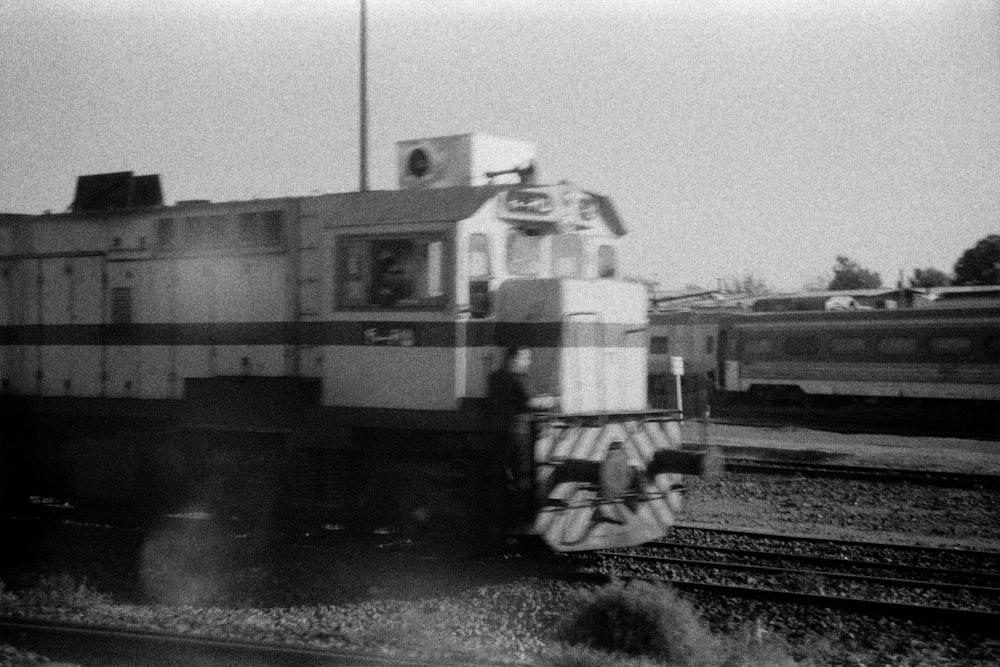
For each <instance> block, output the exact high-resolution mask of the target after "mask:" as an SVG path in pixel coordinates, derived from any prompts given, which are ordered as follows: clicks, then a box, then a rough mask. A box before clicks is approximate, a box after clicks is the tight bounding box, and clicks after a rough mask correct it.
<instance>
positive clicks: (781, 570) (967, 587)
mask: <svg viewBox="0 0 1000 667" xmlns="http://www.w3.org/2000/svg"><path fill="white" fill-rule="evenodd" d="M598 553H600V555H602V556H605V557H611V558H618V559H622V560H635V561H639V562H648V563H664V564H671V565H689V566H695V567H700V568H704V569H716V570H732V571H735V572H759V573H761V574H782V575H792V576H806V577H824V578H827V579H843V580H847V581H860V582H864V583H868V584H875V585H885V586H909V587H912V588H938V589H941V590H963V591H969V592H972V593H979V594H982V595H996V596H998V597H1000V588H997V587H993V586H978V585H974V584H956V583H952V582H941V581H926V580H923V579H899V578H895V577H874V576H871V575H866V574H852V573H848V572H830V571H825V570H797V569H794V568H787V567H774V566H770V565H750V564H746V563H722V562H719V561H711V560H698V559H689V558H674V557H671V556H646V555H641V554H623V553H615V552H612V551H601V552H598ZM844 563H845V564H849V563H850V561H844ZM883 565H885V566H891V565H890V564H888V563H885V564H883Z"/></svg>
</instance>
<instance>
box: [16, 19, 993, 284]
mask: <svg viewBox="0 0 1000 667" xmlns="http://www.w3.org/2000/svg"><path fill="white" fill-rule="evenodd" d="M358 7H359V0H323V1H320V0H296V1H285V0H199V1H196V0H158V2H156V3H137V2H134V1H131V0H101V1H94V0H61V1H55V0H0V158H2V161H0V211H3V212H10V213H40V212H42V211H44V210H46V209H50V210H52V211H62V210H65V209H66V207H67V206H68V205H69V203H70V202H71V200H72V197H73V191H74V188H75V183H76V177H77V176H78V175H81V174H90V173H103V172H112V171H134V172H136V173H137V174H149V173H157V174H160V175H161V182H162V183H163V188H164V193H165V197H166V199H167V201H168V202H172V201H176V200H181V199H212V200H216V201H226V200H234V199H250V198H255V197H256V198H263V197H276V196H289V195H306V194H311V193H320V192H347V191H352V190H357V189H358V187H359V176H358V127H359V114H358V72H359V65H358V33H359V28H358V16H359V12H358ZM367 15H368V90H369V129H368V136H369V149H368V151H369V168H370V172H369V174H370V175H369V184H370V187H371V188H372V189H393V188H395V187H396V174H395V168H396V165H395V142H397V141H401V140H406V139H416V138H421V137H433V136H441V135H449V134H464V133H470V132H480V133H485V134H492V135H498V136H505V137H511V138H515V139H520V140H525V141H531V142H534V143H535V144H536V145H537V147H538V164H539V168H540V175H541V180H542V181H544V182H558V181H562V180H567V181H570V182H572V183H574V184H576V185H578V186H580V187H582V188H584V189H587V190H591V191H595V192H599V193H601V194H605V195H609V196H610V197H612V199H613V200H614V202H615V204H616V206H617V208H618V211H619V213H620V214H621V216H622V218H623V219H624V221H625V224H626V226H627V227H628V229H629V230H630V233H629V235H628V236H627V237H626V239H625V242H624V248H623V259H622V263H623V265H624V270H625V272H626V273H627V274H629V275H632V276H636V277H643V278H647V279H651V280H655V281H657V282H658V283H659V284H660V286H661V288H663V289H681V288H684V287H686V286H691V285H699V286H702V287H706V288H712V287H715V286H716V285H717V284H718V280H719V279H731V278H734V277H744V276H747V275H753V276H754V277H755V278H757V279H759V280H764V281H766V282H767V283H768V284H770V285H771V286H772V287H773V288H775V289H780V290H786V291H791V290H797V289H800V288H801V287H803V286H804V285H807V284H816V283H817V282H818V281H822V280H829V278H830V277H831V273H832V267H833V265H834V262H835V258H836V256H837V255H846V256H848V257H850V258H851V259H852V260H854V261H856V262H858V263H859V264H860V265H862V266H863V267H866V268H869V269H872V270H875V271H877V272H879V273H880V274H881V276H882V279H883V282H885V283H886V284H895V282H896V280H897V277H898V275H899V272H900V271H902V272H904V273H905V274H906V275H910V274H912V271H913V269H914V268H926V267H935V268H938V269H941V270H943V271H946V272H950V271H951V270H952V268H953V266H954V263H955V261H956V260H957V259H958V258H959V256H960V255H961V253H962V252H963V251H964V250H966V249H967V248H970V247H972V246H973V245H975V243H976V241H978V240H979V239H981V238H983V237H984V236H986V235H988V234H995V233H1000V2H997V1H996V0H923V1H921V0H824V1H823V2H816V1H815V0H784V1H782V0H715V1H713V0H674V1H670V0H656V1H652V0H634V1H631V2H629V1H627V0H608V1H598V0H545V1H540V0H526V1H522V0H492V1H490V0H367Z"/></svg>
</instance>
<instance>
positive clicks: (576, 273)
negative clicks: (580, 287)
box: [552, 234, 583, 278]
mask: <svg viewBox="0 0 1000 667" xmlns="http://www.w3.org/2000/svg"><path fill="white" fill-rule="evenodd" d="M552 275H553V276H555V277H556V278H580V277H582V276H583V239H581V238H580V235H579V234H559V235H557V236H555V237H553V239H552Z"/></svg>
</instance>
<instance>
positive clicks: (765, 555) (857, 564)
mask: <svg viewBox="0 0 1000 667" xmlns="http://www.w3.org/2000/svg"><path fill="white" fill-rule="evenodd" d="M657 544H658V545H664V546H668V547H670V548H677V549H691V550H695V551H706V552H714V553H720V554H733V555H739V556H747V557H749V558H759V559H761V560H772V561H773V560H784V561H793V562H797V563H806V564H813V565H831V566H836V567H842V568H844V569H850V568H855V569H869V570H892V571H895V572H899V571H901V570H904V571H907V572H910V573H913V574H923V575H927V576H940V577H954V578H966V579H970V580H971V579H978V580H982V581H992V582H996V583H997V584H1000V572H986V571H983V570H960V569H956V568H948V567H931V566H928V565H904V564H897V563H885V562H880V561H867V560H855V559H845V558H836V557H834V556H812V555H809V554H792V553H785V552H782V551H761V550H758V549H740V548H737V547H713V546H696V545H690V544H683V543H681V542H662V541H661V542H658V543H657ZM606 553H607V554H608V555H621V554H617V553H615V552H613V551H609V552H606ZM998 591H1000V589H998Z"/></svg>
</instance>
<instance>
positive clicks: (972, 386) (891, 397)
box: [649, 288, 1000, 432]
mask: <svg viewBox="0 0 1000 667" xmlns="http://www.w3.org/2000/svg"><path fill="white" fill-rule="evenodd" d="M885 291H886V292H887V293H888V292H890V290H885ZM954 291H955V292H956V293H957V295H959V296H969V295H974V294H975V292H973V291H971V290H962V289H961V288H960V289H957V290H954ZM966 292H968V294H965V293H966ZM988 292H990V290H978V293H979V294H982V295H983V296H989V297H990V298H989V299H983V298H980V299H967V300H966V301H967V302H966V304H965V305H961V306H957V307H948V306H946V305H944V304H942V303H934V302H933V299H924V304H923V305H924V307H921V306H920V305H914V304H913V299H912V295H910V298H909V299H898V298H893V299H891V300H883V301H888V304H887V305H889V306H890V307H874V306H866V305H863V304H859V303H857V302H856V301H855V300H854V299H853V298H851V297H849V296H846V295H839V296H835V297H829V296H827V295H819V296H811V295H809V296H810V298H811V300H812V301H816V300H817V299H819V301H818V302H817V303H816V304H807V303H804V301H805V300H807V299H806V297H803V298H800V299H798V301H796V300H795V299H794V298H791V297H790V298H787V299H783V298H780V297H776V298H769V299H763V300H761V301H762V303H760V304H755V305H754V306H753V307H750V308H743V309H737V310H726V309H720V308H707V309H697V308H694V309H690V308H689V309H680V308H678V309H673V310H659V311H656V310H654V311H653V312H651V315H650V339H649V341H650V378H649V386H650V395H651V399H652V401H653V404H654V405H673V404H674V403H675V401H676V391H675V390H674V384H675V382H674V378H673V377H672V376H671V375H670V357H672V356H680V357H683V358H684V361H685V378H684V383H685V384H684V390H683V393H682V400H683V398H684V396H685V395H687V396H688V399H689V401H691V402H692V403H695V402H697V403H698V406H699V407H694V406H692V408H691V410H692V411H695V410H698V409H704V408H705V407H706V406H705V405H704V403H705V401H706V396H708V397H709V398H708V399H707V400H708V406H707V408H708V409H710V410H711V409H713V407H714V408H715V410H716V411H718V410H719V409H727V408H735V407H746V406H752V407H754V408H757V409H758V410H762V409H770V408H793V409H798V410H799V411H814V412H815V413H816V414H817V415H819V414H828V415H830V414H835V413H836V411H838V410H840V411H844V410H848V409H850V410H853V411H854V412H855V414H862V413H864V412H868V413H870V414H872V415H881V416H883V417H891V416H892V415H893V414H896V415H898V416H901V417H904V416H907V415H917V416H919V417H930V416H935V417H937V418H939V419H938V421H941V420H944V421H949V420H950V421H951V424H952V427H953V428H954V430H955V431H956V432H961V431H962V430H963V428H964V427H965V426H970V427H973V428H975V429H977V430H981V429H983V428H986V429H990V428H992V429H993V430H994V432H995V430H996V427H997V426H1000V420H998V417H997V415H998V414H1000V411H998V408H1000V304H997V302H996V298H995V295H993V294H992V293H988ZM893 296H895V295H893ZM930 296H932V297H934V296H937V295H930ZM824 301H825V302H826V308H824V303H823V302H824ZM977 302H979V303H977ZM831 304H832V305H833V308H831V307H830V306H831ZM879 305H883V304H881V303H880V304H879ZM813 308H815V309H813ZM800 309H801V310H800ZM768 311H771V312H768ZM699 392H700V395H701V396H700V398H701V400H700V401H699V397H698V394H699Z"/></svg>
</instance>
